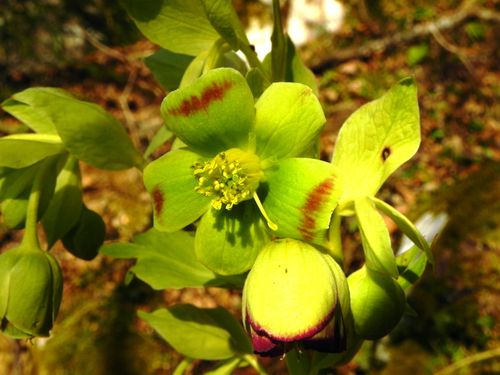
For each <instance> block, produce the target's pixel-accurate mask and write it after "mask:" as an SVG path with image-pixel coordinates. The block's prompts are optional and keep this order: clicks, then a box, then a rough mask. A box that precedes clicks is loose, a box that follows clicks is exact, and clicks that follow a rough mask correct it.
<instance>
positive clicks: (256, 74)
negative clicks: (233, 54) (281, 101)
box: [246, 68, 271, 98]
mask: <svg viewBox="0 0 500 375" xmlns="http://www.w3.org/2000/svg"><path fill="white" fill-rule="evenodd" d="M246 80H247V83H248V86H250V90H252V94H253V96H254V97H255V98H259V97H260V96H261V95H262V93H263V92H264V91H265V90H266V89H267V88H268V87H269V85H270V84H271V83H270V82H269V80H268V79H267V77H266V76H265V75H264V73H262V71H261V70H260V69H257V68H252V69H250V70H249V71H248V73H247V75H246Z"/></svg>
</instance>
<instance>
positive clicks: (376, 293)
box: [347, 267, 406, 340]
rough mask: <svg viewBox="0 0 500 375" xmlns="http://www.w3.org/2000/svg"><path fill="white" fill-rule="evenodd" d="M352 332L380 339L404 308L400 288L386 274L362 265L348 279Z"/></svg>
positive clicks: (404, 299)
mask: <svg viewBox="0 0 500 375" xmlns="http://www.w3.org/2000/svg"><path fill="white" fill-rule="evenodd" d="M347 282H348V284H349V291H350V293H351V313H352V317H353V320H354V331H355V333H356V334H357V335H358V336H359V337H361V338H364V339H368V340H375V339H379V338H381V337H383V336H385V335H387V334H388V333H389V332H391V331H392V329H393V328H394V327H395V326H396V324H398V322H399V321H400V319H401V317H402V316H403V313H404V311H405V307H406V298H405V294H404V292H403V289H401V287H400V286H399V284H398V283H397V282H396V281H395V280H394V279H393V278H392V277H390V276H389V275H386V274H383V273H380V272H376V271H372V270H369V269H367V268H366V267H362V268H361V269H359V270H358V271H356V272H354V273H352V274H351V275H349V277H348V278H347Z"/></svg>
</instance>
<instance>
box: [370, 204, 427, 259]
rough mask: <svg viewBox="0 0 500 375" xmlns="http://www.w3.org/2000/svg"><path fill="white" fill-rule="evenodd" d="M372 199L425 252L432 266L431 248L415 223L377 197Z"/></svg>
mask: <svg viewBox="0 0 500 375" xmlns="http://www.w3.org/2000/svg"><path fill="white" fill-rule="evenodd" d="M370 199H371V201H372V202H373V203H375V207H377V208H378V209H379V210H380V211H382V212H383V213H384V214H386V215H387V216H389V217H390V218H391V220H392V221H394V223H396V225H397V226H398V228H399V229H400V230H401V231H402V232H403V233H404V234H406V236H407V237H408V238H409V239H410V240H411V241H412V242H413V243H414V244H415V245H417V247H418V248H420V249H421V250H422V251H423V252H425V255H426V256H427V259H428V260H429V263H431V264H432V263H434V257H433V255H432V252H431V248H430V246H429V244H428V243H427V241H426V239H425V238H424V236H423V235H422V234H421V233H420V232H419V230H418V229H417V228H416V227H415V225H413V223H412V222H411V221H410V220H409V219H408V218H407V217H406V216H404V215H403V214H402V213H401V212H399V211H398V210H396V209H395V208H394V207H392V206H390V205H388V204H387V203H385V202H384V201H382V200H380V199H378V198H375V197H371V198H370Z"/></svg>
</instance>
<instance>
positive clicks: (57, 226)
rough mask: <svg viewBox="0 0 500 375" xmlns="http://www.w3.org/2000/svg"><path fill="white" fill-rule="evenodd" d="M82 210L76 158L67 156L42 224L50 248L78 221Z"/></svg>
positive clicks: (78, 169)
mask: <svg viewBox="0 0 500 375" xmlns="http://www.w3.org/2000/svg"><path fill="white" fill-rule="evenodd" d="M81 210H82V188H81V177H80V167H79V165H78V160H77V159H75V158H73V157H69V158H68V160H67V162H66V165H65V166H64V168H63V170H62V171H61V173H60V174H59V176H58V177H57V182H56V188H55V192H54V196H53V198H52V200H51V202H50V205H49V207H48V208H47V211H46V212H45V214H44V215H43V218H42V224H43V229H44V232H45V236H46V238H47V246H48V248H49V249H50V248H51V247H52V246H53V245H54V244H55V243H56V241H57V240H59V239H61V238H62V237H63V236H64V235H65V234H66V233H67V232H68V231H69V230H70V229H71V228H72V227H73V226H74V225H75V224H76V223H77V221H78V219H79V217H80V212H81Z"/></svg>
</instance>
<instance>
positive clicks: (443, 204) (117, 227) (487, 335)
mask: <svg viewBox="0 0 500 375" xmlns="http://www.w3.org/2000/svg"><path fill="white" fill-rule="evenodd" d="M233 3H234V5H235V7H236V9H237V11H238V13H239V14H240V16H241V19H242V20H243V22H244V24H245V25H246V27H247V28H248V32H249V36H250V39H251V42H252V43H254V44H255V46H256V50H257V52H258V53H259V54H265V53H266V49H268V48H269V44H268V38H269V33H270V29H271V28H270V20H271V17H270V8H269V2H260V1H257V0H252V1H250V0H247V1H244V0H235V1H233ZM499 5H500V4H499V3H498V2H496V1H493V0H477V1H470V0H457V1H454V0H439V1H433V0H416V1H409V0H393V1H389V0H373V1H372V0H352V1H344V2H339V1H332V0H330V1H328V0H292V1H290V2H286V3H284V7H283V12H284V17H285V19H286V20H287V22H288V28H289V32H290V35H291V36H292V38H293V40H294V41H295V42H296V44H297V45H299V46H300V54H301V56H302V57H303V59H304V60H305V62H306V65H308V66H309V67H311V69H312V70H313V71H314V73H315V74H316V76H317V79H318V83H319V86H320V97H321V101H322V103H323V106H324V110H325V112H326V115H327V119H328V121H327V125H326V128H325V133H324V135H323V137H322V151H321V156H322V158H323V159H324V160H329V158H330V155H331V153H332V150H333V147H334V144H335V139H336V135H337V132H338V129H339V128H340V126H341V125H342V123H343V121H344V120H345V119H346V118H347V116H349V115H350V114H351V113H352V112H353V111H354V110H356V109H357V108H358V107H359V106H360V105H362V104H364V103H366V102H368V101H370V100H373V99H375V98H377V97H379V96H380V95H381V94H383V93H384V92H385V91H386V90H387V89H388V88H389V87H390V86H391V85H393V84H394V83H396V82H397V81H398V80H399V79H401V78H403V77H405V76H408V75H412V76H414V77H415V78H416V80H417V83H418V88H419V102H420V108H421V123H422V144H421V147H420V150H419V151H418V153H417V155H416V156H415V157H413V158H412V159H411V160H410V161H409V162H407V163H406V164H405V165H404V166H403V167H402V168H401V169H399V170H398V171H397V172H396V173H395V174H394V175H393V176H392V177H391V178H390V179H389V181H388V182H387V183H386V184H385V185H384V187H383V188H382V190H381V191H380V193H379V197H380V198H382V199H384V200H386V201H387V202H389V203H391V204H392V205H393V206H395V207H396V208H397V209H398V210H400V211H401V212H403V213H405V214H406V215H407V216H408V217H410V218H411V219H412V220H414V221H417V220H419V218H422V217H423V218H424V219H423V220H420V223H421V224H420V225H421V229H422V230H423V231H425V232H429V233H430V232H438V231H440V235H439V236H438V237H437V238H436V239H435V240H434V243H433V251H434V253H435V258H436V265H435V268H434V270H431V269H429V270H427V272H426V274H425V276H424V278H423V279H422V281H421V282H420V283H419V284H418V285H417V286H416V287H415V288H414V290H413V291H412V292H411V294H410V296H409V302H410V304H411V305H412V306H413V307H414V309H415V310H416V312H417V313H418V317H405V318H404V319H403V320H402V321H401V323H400V324H399V325H398V327H397V328H396V330H395V331H394V332H393V333H392V334H391V335H390V336H388V337H386V338H384V339H382V340H379V341H377V342H367V343H366V344H365V345H364V346H363V348H362V350H361V351H360V353H359V354H358V355H357V356H356V357H355V358H354V360H353V361H352V362H351V363H349V364H347V365H345V366H343V367H341V368H339V369H337V370H332V371H330V372H326V373H331V374H387V375H389V374H391V375H392V374H409V373H411V374H413V375H419V374H441V375H443V374H498V373H500V353H499V348H500V227H499V224H500V123H499V120H500V106H499V94H500V80H499V78H500V74H499V66H500V56H499V53H500V43H499V41H500V39H499V35H500V9H499V8H500V6H499ZM156 49H157V47H155V46H154V45H153V44H151V43H150V42H148V41H146V40H145V39H144V38H143V37H142V36H141V35H140V33H139V32H138V31H137V29H136V27H135V26H134V24H133V23H132V22H131V20H130V19H129V18H128V16H127V14H126V12H125V11H124V10H123V8H122V7H121V6H120V4H119V2H110V1H105V0H88V1H85V2H77V1H70V0H18V1H16V0H2V1H1V2H0V100H2V101H3V100H4V99H6V98H8V97H9V96H10V95H11V94H13V93H15V92H17V91H20V90H22V89H25V88H27V87H30V86H58V87H63V88H65V89H66V90H68V91H70V92H72V93H74V94H75V95H76V96H78V97H80V98H84V99H86V100H89V101H93V102H96V103H98V104H100V105H102V106H103V107H105V108H106V109H107V110H108V111H110V112H111V113H112V114H113V115H115V116H116V117H117V118H118V119H120V120H121V121H122V122H123V124H125V125H126V127H127V129H128V131H129V134H130V136H131V138H132V139H133V141H134V143H135V145H136V146H137V147H138V148H139V149H140V150H141V151H144V150H145V147H146V146H147V144H148V142H149V140H150V139H151V137H152V136H153V135H154V133H155V131H156V130H157V129H158V128H159V127H160V126H161V125H162V119H161V117H160V112H159V105H160V103H161V100H162V99H163V97H164V96H165V94H166V92H165V90H164V89H163V88H162V87H161V86H160V85H159V84H158V83H157V82H156V81H155V79H154V77H153V75H152V74H151V73H150V71H149V70H148V68H147V67H146V65H145V63H144V58H145V57H147V56H149V55H151V54H152V53H153V52H154V51H155V50H156ZM22 130H24V129H23V128H22V126H21V125H20V124H18V123H17V122H16V121H15V120H14V119H13V118H11V117H9V116H8V115H7V114H6V113H3V112H0V135H5V134H12V133H15V132H18V131H22ZM167 147H168V146H167ZM164 151H165V148H164V149H163V150H160V151H159V152H158V153H157V154H156V156H158V155H160V154H161V152H164ZM82 168H83V186H84V194H85V202H86V203H87V205H88V206H89V207H90V208H91V209H93V210H95V211H97V212H99V213H100V214H101V215H103V218H104V219H105V222H106V225H107V239H108V240H123V241H127V240H130V239H131V238H132V237H133V236H134V235H135V234H137V233H140V232H142V231H144V230H145V229H147V228H149V226H150V225H151V206H150V201H149V197H148V195H147V193H146V192H145V189H144V187H143V184H142V176H141V174H140V172H138V171H136V170H129V171H124V172H103V171H99V170H96V169H93V168H92V167H90V166H87V165H83V166H82ZM388 225H389V228H390V229H391V232H392V234H393V239H394V245H395V248H398V246H399V243H400V242H401V236H400V234H399V233H397V231H396V227H395V226H394V224H393V223H392V222H388ZM343 232H344V237H343V240H344V251H345V253H346V263H347V271H348V272H352V271H353V270H355V269H356V268H358V267H359V266H360V261H361V248H360V239H359V237H358V234H357V231H356V223H355V222H354V221H352V222H351V221H348V222H347V223H346V225H345V226H344V227H343ZM20 238H21V236H20V233H19V232H17V231H11V230H8V229H7V228H6V227H5V226H4V225H3V223H2V220H1V217H0V251H5V250H7V249H9V248H12V247H14V246H16V244H17V243H18V242H19V241H20ZM53 253H54V254H55V256H56V257H57V258H58V260H59V261H60V262H61V263H62V266H63V269H64V281H65V287H64V300H63V305H62V309H61V312H60V314H59V318H58V321H57V323H56V326H55V328H54V330H53V335H52V336H51V338H49V339H36V340H33V341H14V340H10V339H8V338H6V337H4V336H1V335H0V375H3V374H5V375H11V374H12V375H15V374H18V375H27V374H36V375H38V374H42V375H45V374H50V375H59V374H61V375H66V374H75V375H87V374H89V375H90V374H92V375H101V374H102V375H104V374H120V375H127V374H172V373H173V371H174V369H175V366H176V365H177V364H178V362H179V361H180V360H181V357H180V356H179V355H178V354H176V353H175V352H173V351H172V349H171V348H169V346H168V344H166V343H165V342H164V341H162V340H161V339H160V338H159V337H158V336H156V335H155V334H154V333H153V331H152V329H151V328H150V327H149V326H147V325H146V324H145V323H143V322H141V321H140V320H139V319H138V318H137V317H136V310H137V309H142V308H144V309H152V308H155V307H159V306H165V305H172V304H175V303H178V302H187V303H193V304H196V305H198V306H202V307H213V306H216V305H222V306H224V307H226V308H228V309H229V310H231V311H233V312H234V313H235V314H236V315H237V316H238V314H239V312H238V311H239V306H240V297H239V294H238V292H236V291H227V290H220V289H216V288H207V289H186V290H182V291H172V290H170V291H163V292H158V291H153V290H151V289H150V288H149V287H148V286H146V285H145V284H143V283H141V282H140V281H133V282H132V283H130V284H129V285H127V286H125V285H124V283H123V281H124V278H125V277H126V274H127V269H128V268H129V267H130V265H131V262H129V261H123V260H120V261H119V260H113V259H110V258H106V257H104V256H98V257H97V258H96V259H95V260H93V261H92V262H84V261H81V260H78V259H76V258H74V257H73V256H72V255H70V254H69V253H67V252H65V251H63V249H62V246H59V245H56V247H55V249H54V250H53ZM283 362H284V361H279V360H278V361H269V360H265V361H264V362H263V363H264V367H266V369H267V370H268V371H269V372H270V373H271V374H283V373H285V372H284V371H285V369H284V363H283ZM210 366H211V365H210V363H204V362H200V361H197V362H194V363H193V364H192V365H191V367H190V370H189V371H190V373H192V374H203V373H205V372H207V371H208V370H209V369H210ZM238 373H239V374H253V372H252V371H251V370H248V369H241V370H238Z"/></svg>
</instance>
